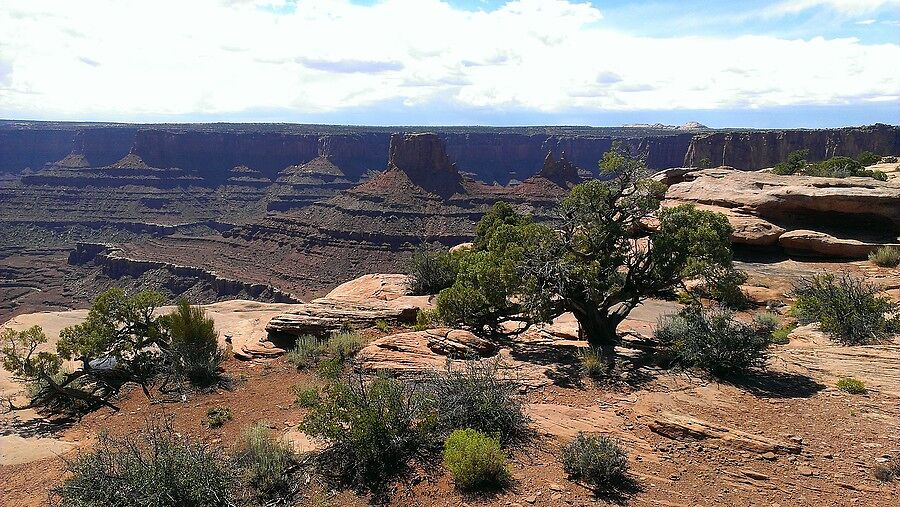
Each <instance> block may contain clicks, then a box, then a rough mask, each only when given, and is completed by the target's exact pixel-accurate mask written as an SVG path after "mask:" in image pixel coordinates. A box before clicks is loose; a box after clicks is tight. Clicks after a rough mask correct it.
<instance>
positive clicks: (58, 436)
mask: <svg viewBox="0 0 900 507" xmlns="http://www.w3.org/2000/svg"><path fill="white" fill-rule="evenodd" d="M741 267H742V268H744V269H747V270H748V271H749V272H750V275H751V276H750V286H749V287H748V291H749V292H750V293H751V294H755V295H756V298H757V299H759V300H761V302H762V301H768V302H769V304H770V306H773V307H777V306H778V305H779V303H780V302H782V301H784V285H783V284H784V283H786V281H787V280H789V279H790V277H792V276H797V275H799V274H804V273H811V272H815V271H818V270H821V269H822V268H824V267H827V266H826V265H823V264H815V263H800V262H796V261H779V262H772V263H768V264H745V265H742V266H741ZM831 267H832V268H833V267H834V266H833V265H831ZM842 267H844V268H846V269H849V270H852V271H854V272H856V273H857V274H863V273H868V274H869V275H870V276H871V277H872V278H876V277H877V279H878V280H880V281H881V282H883V283H884V284H886V286H888V287H892V290H896V289H897V288H900V279H898V273H897V272H896V270H893V271H891V270H885V269H883V268H875V267H873V266H870V265H868V264H867V263H863V262H860V263H849V264H846V265H843V266H842ZM401 279H402V277H396V276H395V277H393V278H391V277H384V276H374V277H368V278H363V279H360V280H357V281H354V282H352V283H348V284H345V285H343V286H341V287H340V288H338V289H337V290H335V291H334V292H332V293H331V294H329V295H328V296H327V297H326V298H324V299H322V300H317V301H316V302H314V303H311V304H305V305H298V304H293V305H292V304H271V303H257V302H250V301H230V302H223V303H216V304H213V305H210V306H208V307H207V311H208V312H209V313H210V315H212V316H213V318H214V319H215V320H216V325H217V328H218V329H219V330H220V333H221V337H222V340H223V344H227V345H229V346H230V347H231V348H232V350H234V351H235V352H238V351H240V350H245V349H246V348H247V347H248V345H254V344H255V345H257V347H256V349H255V350H257V352H259V353H257V354H253V353H252V352H253V351H252V350H251V353H249V354H246V353H245V354H240V355H242V357H244V358H245V359H247V358H252V359H249V360H238V359H235V358H231V359H229V360H228V361H227V362H226V363H225V367H226V370H227V372H228V373H229V375H230V376H231V377H232V378H234V379H236V383H235V386H234V388H233V389H231V390H220V391H216V392H212V393H205V394H192V395H190V396H189V397H187V398H186V399H184V400H166V401H162V400H156V401H154V402H151V401H149V400H147V399H146V398H145V397H144V395H143V394H142V393H141V392H139V391H133V392H130V393H128V394H126V395H125V397H124V399H123V400H122V402H121V406H122V410H121V411H119V412H118V413H113V412H111V411H108V410H100V411H97V412H95V413H92V414H90V415H89V416H87V417H86V418H84V419H83V420H82V421H80V422H79V423H77V424H74V425H71V426H64V427H58V428H54V427H52V426H50V425H47V424H45V423H41V422H40V419H33V418H32V419H29V416H28V414H23V415H21V416H18V417H11V416H6V417H5V418H4V419H3V426H2V428H3V429H2V430H0V444H2V445H0V449H2V450H0V484H2V487H0V493H2V494H0V498H2V500H0V505H4V506H5V505H9V506H13V505H15V506H28V505H42V504H43V502H44V501H45V500H46V498H47V495H48V491H49V490H50V488H52V486H53V484H54V483H56V482H57V481H58V480H60V479H61V478H62V477H63V476H64V467H63V461H62V459H63V458H66V457H69V458H70V457H72V456H75V455H77V453H78V452H79V450H81V449H85V448H87V447H88V446H89V445H90V444H91V442H92V441H93V440H94V438H95V437H96V435H97V434H98V433H99V432H100V431H110V432H112V433H113V434H117V433H119V434H124V433H129V432H133V431H134V430H135V428H137V427H140V426H141V425H143V424H144V423H145V421H146V419H147V418H148V417H152V416H171V417H174V421H175V424H176V427H177V429H178V430H179V431H181V432H184V433H188V434H191V435H194V436H196V437H197V438H201V439H203V440H205V441H208V442H212V443H216V444H221V445H224V446H228V445H230V444H231V442H234V441H235V439H236V438H237V436H238V434H239V432H240V430H241V428H243V427H245V426H247V425H249V424H252V423H254V422H257V421H260V420H265V421H268V422H269V423H270V424H271V426H272V427H273V428H275V429H277V430H278V431H279V432H281V433H283V434H284V436H285V437H286V438H288V439H290V440H291V441H292V442H293V443H294V445H295V447H296V448H297V449H298V451H307V450H309V449H310V448H312V447H314V446H315V445H316V442H315V441H311V440H310V439H308V438H307V437H305V436H304V435H303V434H302V433H300V432H299V431H298V430H297V429H296V426H297V424H298V423H299V421H300V420H302V418H303V416H304V413H305V411H304V409H301V408H298V407H296V406H295V405H293V392H292V386H294V385H296V384H299V383H301V382H316V381H317V380H316V379H315V378H314V377H311V376H310V375H309V374H308V373H304V372H299V373H298V372H297V371H296V369H295V368H294V367H293V366H292V365H290V364H288V363H287V362H286V361H285V359H284V357H283V356H280V357H279V356H278V354H277V351H276V352H275V353H268V352H272V347H271V346H269V347H268V348H267V347H266V346H265V345H264V344H265V343H268V334H267V333H266V326H267V324H268V323H270V322H272V321H273V317H278V318H280V319H282V320H284V319H285V318H286V317H285V316H292V317H291V318H293V319H294V322H295V323H296V322H297V321H300V320H302V321H303V322H306V323H313V324H317V325H318V324H322V321H321V319H320V318H319V317H322V315H327V312H325V313H322V314H316V315H314V314H313V312H311V311H310V308H311V307H315V308H320V309H322V308H325V307H327V308H329V309H330V310H331V311H347V308H349V307H351V306H352V308H354V310H355V311H364V310H368V309H372V308H380V309H384V308H388V307H390V308H393V309H394V310H395V311H396V312H397V315H400V314H401V312H402V311H403V309H404V308H406V307H408V306H409V305H419V306H422V305H426V306H427V305H428V301H427V298H425V299H421V298H420V299H409V298H406V297H405V296H404V295H403V292H402V291H401V290H398V287H399V281H400V280H401ZM404 298H406V299H404ZM317 305H318V306H317ZM675 309H677V304H676V303H674V302H667V301H656V300H651V301H649V302H647V303H645V304H644V305H642V306H641V307H639V308H638V309H636V310H635V311H634V312H633V313H632V315H631V316H630V318H629V319H628V320H627V321H626V322H625V323H623V326H622V328H621V329H620V331H622V332H632V333H636V334H635V335H632V336H633V337H632V338H631V339H628V340H626V342H625V346H624V347H622V348H621V349H620V350H619V354H620V358H621V360H622V361H623V365H624V366H623V371H624V372H625V374H624V375H623V376H622V379H623V380H622V381H620V382H615V383H601V384H598V383H595V382H594V381H591V380H588V379H586V378H584V377H583V376H582V375H581V374H580V372H579V370H578V366H577V364H578V362H577V351H578V348H579V347H581V346H583V345H584V344H583V343H582V342H578V341H577V339H576V337H575V334H574V333H575V328H574V321H573V320H572V319H571V318H570V317H569V318H566V317H563V318H561V319H559V320H558V321H557V322H556V323H554V325H552V326H549V327H545V328H542V329H541V330H539V331H535V332H529V333H525V334H523V335H521V336H519V337H518V338H513V339H511V340H509V341H507V342H502V343H495V344H490V343H488V344H483V343H480V342H478V341H477V339H475V338H474V337H471V336H468V335H466V334H465V333H464V332H457V334H453V333H450V334H447V332H446V331H441V330H430V331H426V332H415V331H412V330H411V329H409V328H407V327H405V326H404V325H403V324H400V323H399V322H400V321H397V322H398V323H397V324H393V325H391V326H390V329H387V330H381V331H379V330H376V329H374V328H367V329H366V330H365V331H364V334H366V336H368V337H369V338H370V340H371V342H370V345H369V346H368V347H367V348H365V349H363V351H362V352H360V354H359V355H358V356H357V360H356V363H355V366H356V368H358V369H362V370H366V369H381V368H383V367H385V365H390V364H393V368H394V370H395V371H397V372H400V373H403V368H408V370H407V371H406V373H409V371H422V370H424V369H427V368H434V367H440V366H439V365H440V364H442V363H443V362H444V361H445V360H446V357H445V354H447V353H449V352H452V351H454V350H456V351H458V350H459V347H474V348H477V349H478V350H480V352H481V355H483V356H485V357H486V358H493V357H500V358H501V360H502V361H503V363H504V364H505V365H507V367H508V368H510V369H511V371H514V372H516V377H517V378H518V379H520V381H521V382H522V384H523V389H522V396H523V399H524V401H525V403H526V404H527V409H528V413H529V415H530V417H531V419H532V425H533V428H534V429H535V430H536V435H537V436H536V438H535V439H534V440H533V441H532V442H531V443H529V444H527V445H525V446H523V447H521V448H518V449H514V450H512V451H511V460H512V475H513V479H514V481H513V485H512V486H511V487H510V488H509V489H507V490H505V491H503V492H500V493H497V494H495V495H493V496H487V497H478V496H475V497H472V496H466V495H461V494H459V493H458V492H456V490H455V489H454V488H453V484H452V480H451V479H450V478H449V476H448V475H447V474H446V473H445V472H444V471H443V469H441V468H440V467H433V468H427V469H417V470H416V471H415V472H414V474H413V475H412V476H411V477H409V478H408V480H406V481H404V482H401V483H399V484H397V485H395V486H394V488H393V490H392V495H391V502H390V503H391V505H397V506H401V505H440V506H443V505H447V506H457V505H510V506H513V505H521V506H524V507H527V506H529V505H560V506H562V505H592V504H595V503H597V502H601V503H603V502H624V503H627V504H629V505H666V506H672V505H885V506H887V505H895V504H896V502H897V501H898V499H900V484H897V483H893V484H884V483H880V482H879V481H878V480H877V479H876V478H875V477H874V475H873V470H874V467H875V466H876V464H877V463H879V462H883V461H886V460H888V459H898V456H900V404H898V397H900V389H898V388H897V386H898V385H900V368H898V367H897V365H898V364H900V339H895V340H894V341H893V342H891V343H886V344H882V345H873V346H862V347H844V346H838V345H835V344H834V343H832V342H831V341H829V340H828V339H827V338H826V337H824V336H823V335H822V334H821V333H820V332H818V331H817V330H816V329H815V327H814V326H812V327H802V328H799V329H798V330H796V331H795V332H794V333H792V335H791V337H790V338H791V339H790V343H789V344H787V345H781V346H774V347H773V350H772V355H771V358H770V360H769V361H768V364H767V367H766V368H765V369H764V370H761V371H759V372H757V373H755V374H753V375H750V376H748V377H746V378H743V379H742V380H740V381H737V382H733V383H722V382H717V381H713V380H711V379H709V378H706V377H704V376H702V375H699V374H695V373H691V372H682V371H668V370H663V369H660V368H658V367H655V366H653V364H652V362H646V361H643V360H642V357H643V356H642V354H641V350H642V349H643V347H642V346H641V340H639V339H638V338H637V336H638V335H639V334H647V333H649V332H650V331H651V330H652V328H653V327H654V325H655V322H656V319H657V318H658V317H659V316H660V315H662V314H665V313H669V312H671V311H673V310H675ZM83 317H84V311H74V312H50V313H39V314H29V315H20V316H18V317H16V318H15V319H13V320H12V321H10V322H8V323H7V324H5V325H6V326H10V327H15V328H22V327H26V326H28V325H31V324H34V323H38V324H41V325H43V326H44V327H45V329H46V330H47V331H48V334H50V335H51V336H55V335H56V334H58V332H59V330H60V329H61V328H62V327H63V326H65V325H69V324H71V323H74V322H77V321H79V320H80V319H81V318H83ZM363 317H365V315H363ZM379 317H380V318H383V317H384V314H381V315H379ZM360 318H362V317H360ZM303 319H306V320H303ZM310 319H312V320H310ZM357 323H358V324H360V325H365V322H364V320H360V321H357ZM326 324H327V323H326ZM454 347H455V349H454ZM267 351H268V352H267ZM846 376H853V377H856V378H858V379H860V380H863V381H864V382H865V383H866V385H867V386H868V387H869V390H868V393H867V394H865V395H850V394H847V393H845V392H843V391H839V390H837V389H836V388H835V387H834V386H835V382H836V381H837V379H839V378H842V377H846ZM18 389H19V386H16V385H14V384H12V383H10V382H9V381H8V379H2V378H0V390H2V392H3V394H4V395H9V394H11V393H13V392H15V391H16V390H18ZM216 406H225V407H229V408H231V410H232V412H233V414H234V419H233V420H232V421H229V422H228V423H226V424H225V425H224V426H223V427H222V428H220V429H217V430H209V429H206V428H205V427H204V426H203V424H202V421H203V419H204V417H205V413H206V409H207V408H210V407H216ZM31 415H32V416H33V414H31ZM578 431H586V432H603V433H610V434H613V435H615V436H617V437H618V438H620V439H621V440H622V442H623V444H624V446H625V448H626V449H627V450H628V453H629V463H630V467H631V471H632V474H633V477H634V479H635V481H636V484H637V488H636V489H635V491H633V492H630V493H627V494H626V495H624V496H623V497H621V498H617V499H608V498H600V499H598V498H596V497H594V496H593V495H592V494H591V493H590V492H589V491H588V490H586V489H585V488H583V487H582V486H579V485H577V484H575V483H572V482H570V481H568V480H567V479H566V477H565V474H564V473H563V471H562V469H561V466H560V464H559V460H558V452H559V448H560V446H561V444H563V443H565V442H566V441H568V440H569V439H571V438H572V437H573V436H574V435H575V434H576V433H577V432H578ZM316 493H318V494H319V495H318V498H319V499H321V498H322V497H323V495H324V497H327V498H329V499H330V505H365V504H367V502H368V499H367V498H365V497H361V496H357V495H355V494H354V493H351V492H332V491H325V490H322V489H321V486H319V485H318V484H317V483H316V482H315V481H313V482H312V483H310V485H309V487H308V490H307V491H306V494H305V495H304V499H301V500H300V501H299V503H300V504H301V505H302V504H303V502H304V501H306V500H309V499H310V498H311V496H312V495H313V494H316Z"/></svg>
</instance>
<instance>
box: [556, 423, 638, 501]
mask: <svg viewBox="0 0 900 507" xmlns="http://www.w3.org/2000/svg"><path fill="white" fill-rule="evenodd" d="M561 460H562V465H563V470H565V472H566V474H568V475H569V478H570V479H571V480H573V481H577V482H580V483H583V484H585V485H587V486H590V487H591V488H593V489H594V490H595V491H598V492H601V491H609V490H616V489H621V488H623V487H625V486H627V485H628V482H629V477H628V456H627V455H626V454H625V451H624V450H622V447H621V445H620V444H619V442H618V441H617V440H615V439H613V438H611V437H608V436H606V435H593V436H591V435H585V434H584V433H578V435H577V436H576V437H575V439H574V440H572V441H571V442H569V443H568V444H566V445H565V446H564V447H563V449H562V457H561Z"/></svg>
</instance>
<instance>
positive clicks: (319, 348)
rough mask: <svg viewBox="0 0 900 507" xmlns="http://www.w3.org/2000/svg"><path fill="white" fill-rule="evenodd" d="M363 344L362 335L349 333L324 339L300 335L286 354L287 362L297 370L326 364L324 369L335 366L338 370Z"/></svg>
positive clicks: (364, 341) (341, 333) (343, 332)
mask: <svg viewBox="0 0 900 507" xmlns="http://www.w3.org/2000/svg"><path fill="white" fill-rule="evenodd" d="M365 344H366V340H365V338H364V337H363V336H362V335H360V334H359V333H355V332H351V331H341V332H337V333H333V334H332V335H331V336H329V337H328V338H324V339H323V338H318V337H316V336H312V335H302V336H299V337H297V341H296V342H294V348H293V349H292V350H290V351H289V352H288V354H287V360H288V362H290V363H291V364H293V365H294V366H296V367H297V368H298V369H307V368H313V367H316V366H322V364H323V363H327V364H326V365H325V369H328V368H331V367H335V366H336V367H337V368H338V370H340V369H341V368H342V367H343V365H344V363H345V362H346V361H347V360H348V359H350V358H351V357H353V356H354V355H355V354H356V353H357V352H359V350H360V349H362V348H363V346H365Z"/></svg>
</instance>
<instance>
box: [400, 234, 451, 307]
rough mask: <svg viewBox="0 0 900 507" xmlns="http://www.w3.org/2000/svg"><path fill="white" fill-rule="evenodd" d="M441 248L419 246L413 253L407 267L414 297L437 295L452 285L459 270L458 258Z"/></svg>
mask: <svg viewBox="0 0 900 507" xmlns="http://www.w3.org/2000/svg"><path fill="white" fill-rule="evenodd" d="M462 255H464V253H462V252H461V253H457V254H451V253H450V252H448V251H447V250H446V249H445V248H443V247H437V248H435V247H427V246H424V245H423V246H421V247H419V248H418V249H416V251H415V252H414V253H413V256H412V259H410V261H409V265H408V266H407V274H408V275H409V277H410V291H411V292H412V293H413V294H416V295H425V294H437V293H438V292H440V291H441V290H442V289H446V288H447V287H450V286H451V285H453V282H454V281H455V280H456V272H457V271H458V270H459V257H460V256H462Z"/></svg>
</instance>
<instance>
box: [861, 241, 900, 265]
mask: <svg viewBox="0 0 900 507" xmlns="http://www.w3.org/2000/svg"><path fill="white" fill-rule="evenodd" d="M869 260H870V261H872V262H873V263H875V264H877V265H879V266H881V267H883V268H896V267H897V266H898V265H900V248H896V247H893V246H883V247H880V248H878V249H877V250H874V251H872V252H869Z"/></svg>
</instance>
